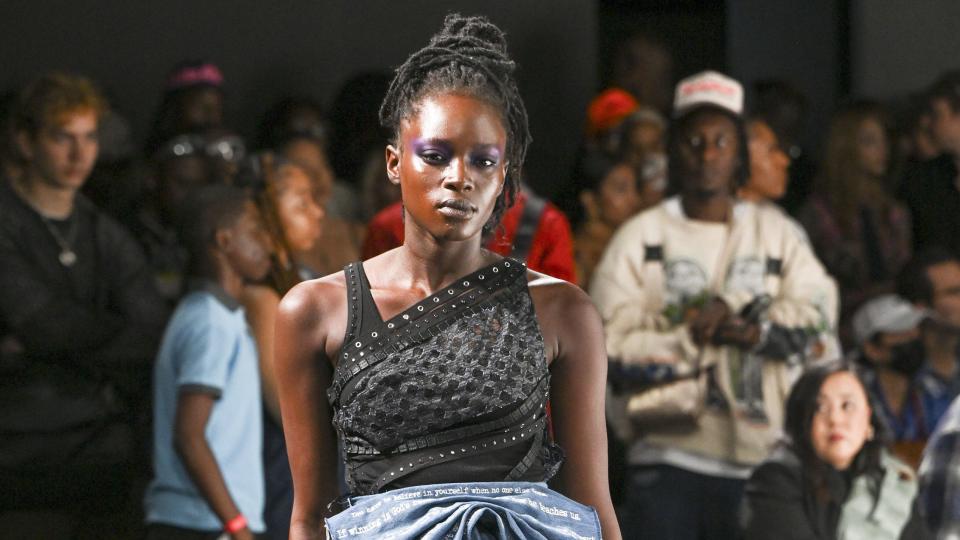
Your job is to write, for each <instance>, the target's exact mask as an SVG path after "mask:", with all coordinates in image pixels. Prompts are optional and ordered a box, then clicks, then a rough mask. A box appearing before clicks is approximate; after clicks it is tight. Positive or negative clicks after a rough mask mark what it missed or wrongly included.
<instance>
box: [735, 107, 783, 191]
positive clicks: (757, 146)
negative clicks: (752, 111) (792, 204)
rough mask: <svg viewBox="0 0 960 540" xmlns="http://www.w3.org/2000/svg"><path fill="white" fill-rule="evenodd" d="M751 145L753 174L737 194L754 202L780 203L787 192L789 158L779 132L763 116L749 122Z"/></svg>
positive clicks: (748, 137) (751, 172) (751, 173)
mask: <svg viewBox="0 0 960 540" xmlns="http://www.w3.org/2000/svg"><path fill="white" fill-rule="evenodd" d="M747 140H748V141H749V146H750V176H748V177H747V181H746V182H745V183H744V184H743V185H742V186H740V189H738V190H737V196H738V197H740V198H741V199H744V200H747V201H751V202H756V203H760V202H777V201H779V200H780V199H781V198H783V195H784V194H785V193H786V192H787V182H788V180H789V177H788V176H787V170H788V169H789V168H790V157H789V156H788V155H787V153H786V152H784V151H783V148H782V147H781V146H780V140H779V139H778V138H777V134H776V133H774V131H773V129H771V128H770V124H768V123H767V121H766V120H764V119H763V118H760V117H755V118H751V119H750V120H748V121H747Z"/></svg>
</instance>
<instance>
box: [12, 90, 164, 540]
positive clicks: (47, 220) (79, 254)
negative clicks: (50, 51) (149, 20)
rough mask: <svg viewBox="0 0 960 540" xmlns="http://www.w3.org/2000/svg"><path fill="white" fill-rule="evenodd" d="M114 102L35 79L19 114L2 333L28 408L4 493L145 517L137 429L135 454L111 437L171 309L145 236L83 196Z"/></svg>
mask: <svg viewBox="0 0 960 540" xmlns="http://www.w3.org/2000/svg"><path fill="white" fill-rule="evenodd" d="M105 109H106V103H105V101H104V100H103V98H102V97H101V95H100V94H99V93H98V92H97V90H96V89H95V88H94V86H93V85H92V84H91V82H90V81H88V80H87V79H84V78H80V77H73V76H68V75H63V74H48V75H45V76H43V77H41V78H39V79H38V80H36V81H34V82H32V83H31V84H29V85H28V86H27V87H26V88H25V89H24V90H23V92H22V94H21V96H20V99H19V102H18V104H17V105H16V110H15V112H14V115H13V119H12V127H13V134H14V135H13V136H14V141H15V143H16V151H17V159H18V161H17V166H16V170H17V171H18V173H19V174H18V175H17V176H16V177H15V178H12V179H10V181H9V182H8V181H6V180H4V181H2V182H0V261H2V263H0V342H2V343H3V347H2V349H3V350H2V352H3V353H7V352H10V353H11V356H16V357H17V358H19V359H20V361H19V362H17V363H16V365H15V366H9V365H6V362H0V364H4V365H3V366H2V367H3V368H4V373H3V376H2V377H0V381H2V382H3V383H5V386H4V388H3V389H2V390H0V394H2V395H3V396H4V397H5V399H6V400H7V401H6V403H8V404H16V409H14V410H15V411H19V412H21V413H22V414H23V416H22V418H21V420H22V422H23V423H22V424H19V427H17V428H16V430H15V431H17V434H16V435H15V436H14V435H10V434H9V432H6V434H4V435H0V447H2V448H0V456H4V461H3V467H0V469H2V471H0V472H2V476H3V477H2V478H0V486H3V487H4V488H6V489H4V490H0V491H3V496H2V498H3V499H4V501H6V502H9V500H8V499H7V497H8V496H12V497H14V498H15V499H17V500H20V501H24V500H28V499H35V500H39V501H42V503H41V504H43V505H46V506H47V507H52V506H53V505H54V504H61V503H65V502H66V503H69V504H71V505H73V506H74V507H78V508H81V509H80V510H78V511H77V514H76V516H79V519H90V518H93V517H94V516H97V515H103V514H104V513H107V515H112V516H116V518H118V519H119V518H122V517H123V516H124V515H132V516H136V515H137V511H138V509H137V508H133V509H130V508H126V507H125V506H124V503H127V502H128V500H129V497H128V494H127V491H126V489H129V483H130V481H131V480H132V479H131V477H130V476H131V473H130V469H129V468H128V467H127V466H128V465H129V460H130V459H131V453H130V452H129V450H130V448H129V446H130V445H129V442H130V441H129V437H128V438H127V444H126V455H124V452H125V447H124V445H123V444H122V442H116V440H114V439H109V440H110V441H113V442H110V443H109V444H105V445H104V444H102V443H103V439H102V437H103V436H105V435H107V434H108V433H110V432H111V431H112V429H113V428H112V427H111V426H112V425H113V424H114V420H116V419H117V418H123V419H124V422H125V424H124V425H126V426H127V430H126V431H128V432H129V431H130V425H139V421H140V415H141V414H143V411H144V410H145V406H146V403H145V400H144V399H143V396H144V395H147V387H146V386H147V384H148V381H149V376H148V374H149V369H150V362H151V360H152V358H153V356H154V354H155V353H156V346H157V343H158V342H159V338H160V334H161V332H162V329H163V324H164V321H165V319H166V315H167V312H166V310H165V309H164V303H163V301H162V299H161V298H160V297H159V296H158V294H157V292H156V290H155V289H154V287H153V282H152V280H151V279H150V273H149V270H148V267H147V265H146V261H145V260H144V256H143V253H142V251H141V250H140V248H139V247H138V246H137V243H136V241H135V240H134V239H133V238H132V237H131V236H130V235H129V233H127V232H126V231H125V230H124V229H123V228H122V227H121V226H120V225H119V224H117V223H116V222H115V221H113V220H112V219H111V218H109V217H107V216H106V215H105V214H104V213H102V212H101V211H100V210H99V209H97V208H96V207H95V206H94V205H93V204H92V203H91V202H90V201H89V200H88V199H86V198H85V197H84V196H82V195H81V194H80V193H79V190H80V189H81V188H82V186H83V184H84V182H85V181H86V180H87V177H88V176H89V174H90V171H91V170H92V168H93V165H94V162H95V161H96V158H97V151H98V142H97V126H98V121H99V119H100V116H101V114H102V113H103V111H104V110H105ZM6 358H7V355H6V354H4V359H6ZM27 381H31V382H33V383H36V385H32V384H28V382H27ZM31 388H32V389H35V390H37V391H36V392H31V391H30V389H31ZM81 396H87V397H89V398H90V399H91V400H93V403H90V402H89V401H85V400H82V399H81ZM108 397H109V399H108ZM100 398H103V400H106V402H104V401H103V400H101V399H100ZM77 399H81V401H80V403H78V402H77V401H76V400H77ZM81 404H82V405H85V406H81ZM118 411H119V413H118ZM4 412H5V415H4V418H5V419H6V421H8V422H9V421H15V420H16V419H17V418H18V416H17V414H16V413H15V412H12V411H11V410H10V409H5V411H4ZM118 414H119V416H118ZM84 415H87V416H84ZM124 415H126V416H124ZM8 428H9V425H6V426H4V427H3V429H4V430H6V429H8ZM144 435H145V434H144ZM31 449H32V450H31ZM91 450H94V452H95V453H94V454H93V455H90V454H89V452H90V451H91ZM96 452H100V454H97V453H96ZM18 459H19V460H21V461H17V460H18ZM140 465H145V464H140ZM8 467H9V469H8ZM98 467H100V468H98ZM135 471H136V473H137V474H140V473H141V471H140V469H135ZM21 480H22V481H23V482H22V483H21V482H20V481H21ZM7 490H12V491H13V493H12V494H11V493H10V492H7ZM118 499H119V501H118ZM51 501H58V502H56V503H54V502H51ZM85 505H86V506H85ZM0 506H2V507H3V508H9V507H10V506H9V505H8V504H2V505H0ZM118 508H123V509H124V510H123V511H118V510H117V509H118ZM115 525H116V524H115V523H114V524H111V525H109V526H111V527H112V526H115ZM25 534H27V535H29V533H25ZM38 536H41V537H52V536H53V535H52V534H51V535H49V536H48V535H46V534H38Z"/></svg>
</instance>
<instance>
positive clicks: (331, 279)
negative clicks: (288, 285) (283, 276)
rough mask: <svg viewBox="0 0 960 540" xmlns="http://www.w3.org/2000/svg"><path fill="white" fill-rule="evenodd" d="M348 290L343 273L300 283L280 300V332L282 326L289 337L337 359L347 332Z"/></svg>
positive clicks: (278, 323) (306, 346) (278, 316)
mask: <svg viewBox="0 0 960 540" xmlns="http://www.w3.org/2000/svg"><path fill="white" fill-rule="evenodd" d="M346 290H347V286H346V279H345V277H344V275H343V272H337V273H336V274H330V275H328V276H324V277H322V278H318V279H312V280H309V281H304V282H302V283H299V284H297V285H296V286H295V287H294V288H292V289H290V291H289V292H287V294H286V295H284V297H283V299H282V300H281V301H280V307H279V312H278V315H277V319H278V320H277V325H278V331H279V329H280V326H281V325H282V326H284V327H286V330H287V331H288V333H286V336H289V337H291V338H293V339H295V340H297V342H298V343H301V344H302V345H303V346H304V347H305V348H307V349H310V350H313V351H315V352H318V353H323V354H324V356H326V357H327V358H334V356H335V354H336V353H337V352H338V351H339V349H340V347H341V346H342V341H343V335H344V332H345V331H346V320H347V293H346Z"/></svg>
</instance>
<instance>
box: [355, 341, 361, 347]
mask: <svg viewBox="0 0 960 540" xmlns="http://www.w3.org/2000/svg"><path fill="white" fill-rule="evenodd" d="M354 346H356V347H357V348H358V349H359V348H360V347H361V346H363V343H360V342H359V341H358V342H356V343H354Z"/></svg>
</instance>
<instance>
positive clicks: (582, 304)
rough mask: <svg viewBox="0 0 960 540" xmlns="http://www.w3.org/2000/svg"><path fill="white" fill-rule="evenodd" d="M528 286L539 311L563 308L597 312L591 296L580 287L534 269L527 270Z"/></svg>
mask: <svg viewBox="0 0 960 540" xmlns="http://www.w3.org/2000/svg"><path fill="white" fill-rule="evenodd" d="M527 286H528V287H529V289H530V297H531V298H533V304H534V307H535V308H536V309H537V312H538V313H539V312H541V311H547V312H549V311H554V310H561V311H564V312H567V313H569V312H571V311H574V312H579V311H581V310H585V311H586V312H595V311H596V310H595V309H594V307H593V302H592V301H591V300H590V297H589V296H588V295H587V293H585V292H584V291H583V289H581V288H580V287H578V286H576V285H574V284H573V283H570V282H569V281H564V280H562V279H557V278H555V277H553V276H548V275H546V274H542V273H540V272H535V271H533V270H530V269H528V270H527Z"/></svg>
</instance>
